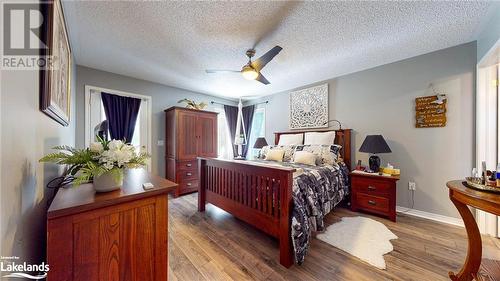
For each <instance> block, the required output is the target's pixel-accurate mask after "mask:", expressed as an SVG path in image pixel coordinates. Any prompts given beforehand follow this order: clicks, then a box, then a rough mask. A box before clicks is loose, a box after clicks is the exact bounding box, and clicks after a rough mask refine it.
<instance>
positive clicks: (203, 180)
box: [198, 158, 207, 212]
mask: <svg viewBox="0 0 500 281" xmlns="http://www.w3.org/2000/svg"><path fill="white" fill-rule="evenodd" d="M206 165H207V160H206V159H202V158H198V175H200V183H199V185H198V212H204V211H205V204H206V200H207V197H206V188H207V187H206V184H207V175H206V172H207V167H206Z"/></svg>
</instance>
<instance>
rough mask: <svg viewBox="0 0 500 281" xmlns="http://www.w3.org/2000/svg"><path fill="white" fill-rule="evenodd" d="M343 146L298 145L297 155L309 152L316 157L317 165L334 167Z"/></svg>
mask: <svg viewBox="0 0 500 281" xmlns="http://www.w3.org/2000/svg"><path fill="white" fill-rule="evenodd" d="M340 149H342V146H340V145H337V144H333V145H298V146H297V147H296V148H295V154H296V153H297V152H299V151H307V152H311V153H313V154H314V155H316V157H317V158H316V165H318V166H322V165H333V164H334V163H336V162H337V161H338V160H339V158H340V157H339V153H340Z"/></svg>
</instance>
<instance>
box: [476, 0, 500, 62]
mask: <svg viewBox="0 0 500 281" xmlns="http://www.w3.org/2000/svg"><path fill="white" fill-rule="evenodd" d="M494 5H495V8H494V9H493V10H492V15H491V17H490V20H489V22H487V23H486V25H485V26H483V29H482V31H481V33H480V34H479V36H478V38H477V61H478V62H479V61H480V60H481V59H482V58H483V57H484V56H485V55H486V53H487V52H488V51H489V50H490V49H491V48H492V47H493V45H495V43H496V42H497V41H498V40H499V39H500V2H498V3H495V4H494Z"/></svg>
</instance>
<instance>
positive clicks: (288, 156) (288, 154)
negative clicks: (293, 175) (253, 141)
mask: <svg viewBox="0 0 500 281" xmlns="http://www.w3.org/2000/svg"><path fill="white" fill-rule="evenodd" d="M295 147H296V145H266V146H264V147H263V148H262V150H261V151H260V157H259V158H260V159H265V158H266V155H267V153H268V152H269V151H270V150H272V149H281V150H284V151H285V154H284V155H283V162H291V161H292V158H293V153H294V152H295Z"/></svg>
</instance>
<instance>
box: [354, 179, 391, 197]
mask: <svg viewBox="0 0 500 281" xmlns="http://www.w3.org/2000/svg"><path fill="white" fill-rule="evenodd" d="M352 188H353V189H355V190H356V191H358V192H363V193H366V194H379V195H380V194H389V193H390V192H391V189H392V184H391V182H387V181H381V180H373V179H365V178H361V177H355V178H352Z"/></svg>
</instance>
